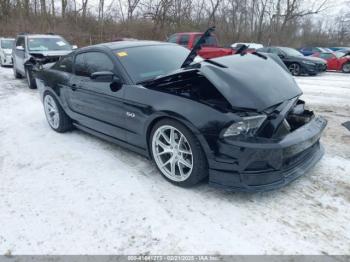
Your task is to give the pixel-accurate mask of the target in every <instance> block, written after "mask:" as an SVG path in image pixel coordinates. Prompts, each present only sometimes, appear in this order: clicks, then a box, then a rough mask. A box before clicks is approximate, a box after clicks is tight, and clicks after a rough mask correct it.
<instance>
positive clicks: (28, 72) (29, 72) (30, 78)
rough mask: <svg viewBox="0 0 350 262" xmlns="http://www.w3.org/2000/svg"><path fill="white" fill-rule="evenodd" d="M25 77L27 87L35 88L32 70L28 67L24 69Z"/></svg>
mask: <svg viewBox="0 0 350 262" xmlns="http://www.w3.org/2000/svg"><path fill="white" fill-rule="evenodd" d="M26 79H27V83H28V87H29V88H30V89H36V83H35V79H34V77H33V72H32V70H30V69H29V68H28V69H26Z"/></svg>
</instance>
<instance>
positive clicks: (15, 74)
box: [13, 64, 22, 79]
mask: <svg viewBox="0 0 350 262" xmlns="http://www.w3.org/2000/svg"><path fill="white" fill-rule="evenodd" d="M13 76H14V77H15V78H16V79H21V78H22V75H21V74H20V73H18V71H17V70H16V66H15V64H14V65H13Z"/></svg>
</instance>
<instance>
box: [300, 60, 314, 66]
mask: <svg viewBox="0 0 350 262" xmlns="http://www.w3.org/2000/svg"><path fill="white" fill-rule="evenodd" d="M302 62H303V64H306V65H313V66H314V65H316V64H315V63H313V62H310V61H306V60H304V61H302Z"/></svg>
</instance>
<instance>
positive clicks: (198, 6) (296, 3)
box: [0, 0, 350, 47]
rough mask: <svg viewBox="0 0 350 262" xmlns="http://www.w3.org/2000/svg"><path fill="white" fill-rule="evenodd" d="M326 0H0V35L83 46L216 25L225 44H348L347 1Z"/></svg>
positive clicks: (349, 6) (163, 36) (349, 16)
mask: <svg viewBox="0 0 350 262" xmlns="http://www.w3.org/2000/svg"><path fill="white" fill-rule="evenodd" d="M327 1H328V2H327ZM330 1H332V0H314V1H310V0H192V1H191V0H109V1H108V2H107V1H105V0H0V36H15V35H16V34H17V33H19V32H28V33H48V32H54V33H57V34H60V35H62V36H64V37H65V38H66V39H67V40H69V41H70V42H71V43H74V44H77V45H79V46H84V45H89V44H95V43H100V42H105V41H114V40H117V39H119V38H124V37H127V38H136V39H152V40H165V39H166V38H167V37H168V36H170V35H171V34H172V33H175V32H180V31H204V30H205V29H206V28H207V27H209V26H212V25H215V26H216V28H217V30H216V34H217V36H218V37H219V39H220V43H221V44H222V45H224V46H225V45H229V44H232V43H234V42H258V43H263V44H265V45H286V46H293V47H299V46H303V45H313V46H314V45H315V46H330V45H336V46H339V45H341V46H343V45H350V1H349V2H347V3H344V5H343V8H342V9H341V10H340V12H339V13H338V14H337V15H336V16H335V17H327V13H328V12H329V10H330V8H334V6H332V5H330V3H329V2H330ZM315 16H316V17H322V19H316V18H315Z"/></svg>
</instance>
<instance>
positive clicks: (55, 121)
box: [44, 92, 72, 133]
mask: <svg viewBox="0 0 350 262" xmlns="http://www.w3.org/2000/svg"><path fill="white" fill-rule="evenodd" d="M44 111H45V115H46V120H47V122H48V123H49V125H50V127H51V128H52V129H53V130H55V131H56V132H58V133H64V132H66V131H68V130H71V129H72V120H71V119H70V118H69V116H68V115H67V114H66V113H65V112H64V111H63V109H62V107H61V105H60V104H59V103H58V101H57V99H56V98H55V96H54V95H52V94H51V93H50V92H46V94H45V95H44Z"/></svg>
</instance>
